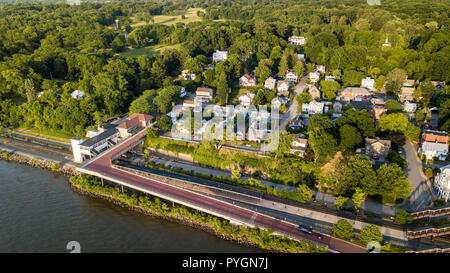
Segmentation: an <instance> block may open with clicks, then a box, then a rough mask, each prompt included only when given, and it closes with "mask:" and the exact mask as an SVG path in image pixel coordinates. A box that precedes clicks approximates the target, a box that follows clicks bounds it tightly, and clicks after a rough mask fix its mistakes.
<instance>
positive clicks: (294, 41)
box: [288, 35, 306, 45]
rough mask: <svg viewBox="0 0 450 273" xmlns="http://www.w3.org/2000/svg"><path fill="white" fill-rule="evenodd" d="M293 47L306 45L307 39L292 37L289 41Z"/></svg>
mask: <svg viewBox="0 0 450 273" xmlns="http://www.w3.org/2000/svg"><path fill="white" fill-rule="evenodd" d="M288 42H289V43H290V44H291V45H304V44H305V43H306V38H305V37H303V36H294V35H293V36H291V37H289V39H288Z"/></svg>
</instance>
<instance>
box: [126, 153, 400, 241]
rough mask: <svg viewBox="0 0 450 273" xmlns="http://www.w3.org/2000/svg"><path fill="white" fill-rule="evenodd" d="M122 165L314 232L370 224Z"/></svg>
mask: <svg viewBox="0 0 450 273" xmlns="http://www.w3.org/2000/svg"><path fill="white" fill-rule="evenodd" d="M121 166H126V167H128V168H130V169H131V171H133V170H137V171H141V172H143V174H144V176H147V177H149V178H155V179H157V180H160V179H162V180H163V181H164V182H166V183H169V184H172V185H174V186H178V187H182V188H185V189H188V190H193V191H196V192H199V193H202V194H206V195H207V196H211V197H213V198H216V199H217V198H218V199H219V200H223V199H226V200H228V201H231V202H232V203H233V204H235V202H238V204H239V206H240V207H244V208H249V209H252V210H254V211H255V210H256V211H264V213H265V214H268V215H271V216H273V217H275V218H277V219H285V220H287V221H289V222H291V223H295V224H306V225H311V226H313V230H315V231H318V232H321V233H325V234H331V232H332V226H333V225H334V224H335V223H336V222H337V221H338V220H340V219H346V220H347V221H349V222H350V223H351V224H352V226H353V228H354V229H355V230H357V231H359V230H361V229H362V228H363V227H365V226H366V225H368V223H366V222H363V221H360V220H358V219H355V217H354V216H353V215H352V214H351V213H347V217H346V216H345V215H344V213H342V212H341V213H338V212H336V211H334V210H331V209H327V208H321V207H314V206H311V205H308V204H295V205H294V204H290V203H285V202H282V201H281V200H272V199H270V200H269V199H266V198H267V197H266V196H265V195H262V194H261V193H260V192H257V191H253V190H249V189H244V188H240V187H237V186H232V185H227V184H223V183H218V182H214V181H210V180H205V179H199V178H196V177H189V176H186V175H181V174H176V173H170V172H166V171H162V170H156V169H152V168H147V167H141V166H136V165H132V164H128V163H125V162H124V163H122V164H121ZM171 178H173V179H171ZM372 224H377V223H375V222H374V223H372ZM377 226H378V227H379V228H380V231H381V232H382V233H383V235H384V236H385V237H384V239H385V240H389V241H393V242H394V241H395V243H396V244H401V245H404V243H405V241H406V234H405V232H404V230H403V229H399V228H398V227H396V228H392V227H389V226H386V225H383V224H382V222H381V221H379V222H378V224H377Z"/></svg>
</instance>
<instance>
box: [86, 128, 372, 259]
mask: <svg viewBox="0 0 450 273" xmlns="http://www.w3.org/2000/svg"><path fill="white" fill-rule="evenodd" d="M142 136H143V134H137V135H135V136H133V137H132V138H131V139H129V141H126V142H124V143H121V144H118V145H116V146H115V147H113V148H111V149H110V150H108V151H106V152H104V153H102V154H101V155H99V156H97V157H96V158H94V159H93V160H90V161H88V162H87V163H86V164H85V165H84V166H83V167H84V168H85V169H87V170H90V171H94V172H98V173H103V174H105V175H107V176H112V177H114V178H116V179H119V180H123V181H127V182H129V183H133V184H135V185H137V186H140V187H145V188H150V189H151V190H152V191H156V192H159V193H161V194H165V195H166V196H175V197H176V198H178V200H184V202H187V203H189V204H192V205H194V206H196V207H207V208H208V209H210V210H214V211H216V212H218V213H220V214H222V215H230V216H231V218H234V219H241V221H243V222H247V223H248V222H251V223H254V225H256V226H260V227H264V228H272V229H273V230H274V231H275V232H278V233H280V234H285V235H288V236H290V237H292V238H296V239H302V240H308V241H311V242H314V243H316V244H318V245H328V246H329V248H330V249H333V250H336V251H338V252H358V253H360V252H367V251H366V250H365V249H364V248H361V247H359V246H356V245H353V244H350V243H348V242H344V241H342V240H338V239H336V238H332V237H329V236H323V237H322V239H319V238H318V237H317V236H314V235H310V234H306V233H303V232H301V231H299V230H297V228H296V226H295V225H292V224H290V223H286V222H284V221H280V220H276V219H274V218H272V217H268V216H266V215H263V214H259V213H255V212H253V211H250V210H247V209H243V208H240V207H237V206H234V205H232V204H229V203H227V202H223V201H218V200H215V199H212V198H209V197H205V196H204V195H200V194H196V193H192V192H190V191H186V190H183V189H180V188H176V187H173V186H170V185H167V184H165V183H162V182H158V181H155V180H151V179H147V178H144V177H141V176H138V175H136V174H133V173H130V172H125V171H122V170H119V169H115V168H112V167H111V158H112V157H114V156H115V155H116V154H117V153H119V152H120V151H123V150H125V149H127V148H128V147H130V146H131V145H132V144H133V142H134V141H137V140H138V139H139V138H140V137H142Z"/></svg>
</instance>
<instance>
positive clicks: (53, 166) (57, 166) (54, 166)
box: [51, 163, 59, 172]
mask: <svg viewBox="0 0 450 273" xmlns="http://www.w3.org/2000/svg"><path fill="white" fill-rule="evenodd" d="M51 169H52V171H54V172H56V171H57V170H58V169H59V164H58V163H52V166H51Z"/></svg>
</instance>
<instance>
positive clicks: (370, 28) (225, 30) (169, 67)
mask: <svg viewBox="0 0 450 273" xmlns="http://www.w3.org/2000/svg"><path fill="white" fill-rule="evenodd" d="M449 4H450V1H445V0H441V1H431V2H430V1H426V0H412V1H406V2H405V1H401V0H390V1H382V5H379V6H377V5H374V6H370V5H368V4H367V2H366V1H362V0H361V1H360V0H342V1H335V0H315V1H312V0H305V1H294V0H285V1H283V0H253V1H244V0H237V1H231V0H214V1H208V0H187V1H181V0H173V1H146V2H132V1H130V2H108V3H101V2H83V3H82V4H81V5H72V6H70V5H67V4H65V3H16V4H1V5H0V60H1V61H0V98H1V101H0V124H5V125H9V126H12V127H28V128H29V127H35V128H39V129H42V130H49V131H57V132H61V133H64V134H66V135H67V136H74V135H77V136H84V135H85V132H86V129H88V128H89V127H90V126H95V125H96V124H99V123H102V122H104V121H105V120H106V119H108V118H110V117H112V116H115V115H119V114H123V113H126V112H128V111H132V112H138V111H144V112H158V113H163V114H164V113H167V112H168V111H170V108H171V106H172V105H173V103H174V102H175V101H176V100H177V99H178V93H177V91H176V90H175V89H174V88H173V85H174V84H178V82H175V83H174V78H175V77H176V76H177V75H179V74H180V72H181V71H182V70H183V69H188V70H189V71H190V72H192V73H197V74H198V75H199V76H198V77H197V78H196V79H195V81H193V82H188V83H184V82H183V83H179V84H182V85H185V86H186V87H187V88H188V89H190V90H192V89H193V88H195V87H196V86H210V87H213V88H215V89H216V90H217V97H216V98H215V100H216V102H217V103H219V104H225V103H227V102H230V101H231V100H232V98H229V97H228V96H227V90H228V87H231V88H233V89H234V88H235V87H236V86H237V81H238V78H239V77H240V76H241V75H242V74H243V73H251V72H252V71H254V73H255V76H256V78H257V79H258V82H262V81H264V80H265V79H266V78H267V77H269V76H270V75H273V76H276V75H283V74H284V73H285V71H286V70H287V69H295V70H296V71H303V69H305V67H304V65H305V64H304V63H301V62H300V63H299V62H297V61H296V60H294V59H295V58H293V57H292V56H294V55H295V54H297V53H303V54H305V56H306V62H307V63H316V64H323V65H326V67H327V71H328V72H329V74H332V75H335V76H337V77H338V79H339V82H340V86H352V85H356V84H359V83H360V81H361V79H362V78H363V77H366V76H371V77H372V78H375V79H376V80H377V83H378V84H379V83H381V85H382V84H383V83H384V81H385V79H386V77H388V76H389V73H390V72H391V71H393V70H394V69H396V68H400V69H402V70H403V71H404V72H405V73H406V75H407V76H408V77H409V78H414V79H415V80H418V81H426V80H438V81H446V82H448V81H449V80H450V69H449V67H450V61H449V56H450V43H449V40H450V35H449V27H450V25H449V22H450V21H449V18H448V14H449V7H450V5H449ZM192 8H197V13H196V16H197V17H198V18H199V20H196V21H192V22H188V23H183V22H182V21H181V22H177V23H174V24H160V23H156V22H155V21H154V18H156V16H160V15H178V14H179V12H183V11H186V10H187V9H192ZM116 19H119V20H120V27H119V28H116V26H115V20H116ZM125 32H126V35H125ZM291 35H303V36H305V37H306V38H307V41H308V42H307V43H306V44H305V46H304V47H295V46H292V45H290V44H288V43H287V38H288V37H289V36H291ZM125 37H126V38H125ZM386 38H388V39H389V42H390V43H391V44H392V47H390V48H388V49H386V48H383V47H382V46H381V44H382V43H383V42H384V41H385V40H386ZM156 45H163V46H165V47H167V48H166V49H165V50H164V51H162V52H160V53H157V54H152V55H149V54H142V55H139V56H128V57H123V56H122V55H121V53H123V52H125V51H127V50H129V48H134V49H136V48H137V49H139V48H146V47H152V46H156ZM175 46H176V47H175ZM217 49H220V50H225V49H227V50H229V53H230V56H229V57H228V59H227V61H225V62H221V63H219V64H217V65H216V67H215V69H214V70H205V71H204V67H205V66H206V65H207V64H209V63H211V58H210V57H211V55H212V53H213V52H214V51H215V50H217ZM74 90H82V91H84V92H85V93H86V95H85V96H84V98H82V99H81V100H76V99H74V98H72V97H71V96H70V94H71V92H72V91H74ZM393 92H394V93H395V91H393ZM441 92H442V93H440V94H433V95H432V96H431V98H429V100H430V103H431V104H433V105H435V106H438V107H440V108H441V112H440V121H441V126H442V127H441V128H442V129H444V130H447V131H448V130H450V123H449V122H446V123H444V122H445V121H448V120H449V117H450V98H449V91H448V88H446V89H443V90H442V91H441ZM269 93H270V92H267V91H265V90H263V89H261V90H259V91H258V92H257V95H256V97H257V98H258V100H259V101H258V102H259V103H260V104H265V103H268V102H270V99H271V98H272V97H273V94H269Z"/></svg>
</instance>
